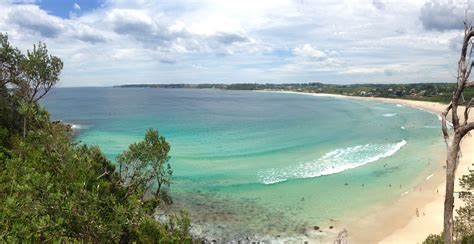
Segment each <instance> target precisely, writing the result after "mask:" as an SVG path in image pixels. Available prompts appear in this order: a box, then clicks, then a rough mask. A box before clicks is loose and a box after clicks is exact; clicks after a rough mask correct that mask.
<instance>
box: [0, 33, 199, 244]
mask: <svg viewBox="0 0 474 244" xmlns="http://www.w3.org/2000/svg"><path fill="white" fill-rule="evenodd" d="M62 67H63V63H62V62H61V60H60V59H59V58H57V57H55V56H52V55H50V54H48V50H47V48H46V45H45V44H43V43H39V44H38V45H35V46H34V48H33V50H32V51H28V52H27V54H26V55H25V54H23V53H22V52H20V51H19V50H18V49H17V48H15V47H13V46H11V45H10V43H9V41H8V36H7V35H4V34H1V33H0V69H1V76H0V242H5V243H17V242H94V243H117V242H120V243H131V242H139V243H152V242H163V243H189V242H192V237H191V235H190V234H189V227H190V222H189V219H188V217H187V215H186V213H184V212H181V213H180V214H175V215H171V216H167V217H168V218H167V221H166V222H158V221H156V220H155V217H154V215H155V213H156V211H157V209H159V208H160V207H161V206H164V205H166V204H170V203H171V198H170V197H169V194H167V193H168V192H169V186H170V183H171V181H170V179H171V174H172V171H171V166H170V164H169V163H168V159H169V157H168V152H169V149H170V146H169V144H168V143H167V142H166V140H165V138H163V137H162V136H160V135H159V133H158V131H156V130H148V131H147V132H146V135H145V138H144V140H143V141H141V142H137V143H135V144H132V145H130V147H129V149H128V150H126V151H124V152H123V153H122V154H121V155H120V156H119V157H118V159H117V162H118V166H117V165H116V164H113V163H112V162H111V161H109V160H108V159H106V158H105V156H104V155H103V154H102V152H101V151H100V149H99V148H97V147H89V146H87V145H84V144H79V143H77V142H76V141H75V139H74V132H73V131H72V129H71V126H69V125H66V124H63V123H61V122H58V121H51V120H50V118H49V114H48V111H46V110H45V109H44V108H43V107H41V106H40V105H39V103H38V101H39V100H40V99H41V98H43V97H44V96H46V95H47V94H48V92H49V91H50V90H51V89H52V88H53V87H54V86H55V84H56V83H57V82H58V80H59V74H60V72H61V69H62Z"/></svg>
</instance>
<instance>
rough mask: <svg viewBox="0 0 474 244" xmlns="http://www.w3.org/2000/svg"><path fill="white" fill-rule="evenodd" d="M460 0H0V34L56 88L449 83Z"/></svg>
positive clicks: (459, 26)
mask: <svg viewBox="0 0 474 244" xmlns="http://www.w3.org/2000/svg"><path fill="white" fill-rule="evenodd" d="M465 2H466V1H454V0H451V1H448V0H446V1H441V0H439V1H438V0H428V1H426V0H399V1H395V0H390V1H389V0H387V1H385V0H361V1H349V0H340V1H339V0H318V1H312V0H238V1H233V0H225V1H224V0H172V1H168V0H166V1H165V0H162V1H157V0H155V1H152V0H136V1H127V0H89V1H88V0H75V1H69V0H0V32H3V33H5V32H6V33H8V36H9V39H10V42H11V43H12V44H13V45H15V46H17V47H19V48H20V49H21V50H23V51H26V50H27V49H32V46H33V44H34V43H37V42H39V41H41V42H44V43H46V44H47V46H48V49H49V51H50V53H51V54H53V55H55V56H58V57H60V58H61V59H62V60H63V62H64V69H63V71H62V74H61V81H60V83H59V85H60V86H65V87H66V86H111V85H119V84H138V83H297V82H298V83H301V82H323V83H334V84H350V83H413V82H454V81H455V74H456V64H457V60H458V58H459V53H460V45H461V41H462V34H463V20H464V18H465V9H466V6H467V5H466V3H465ZM468 16H470V14H469V15H468Z"/></svg>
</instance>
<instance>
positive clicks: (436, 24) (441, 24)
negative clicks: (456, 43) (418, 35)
mask: <svg viewBox="0 0 474 244" xmlns="http://www.w3.org/2000/svg"><path fill="white" fill-rule="evenodd" d="M465 7H466V6H465V5H463V4H457V3H456V2H453V1H448V2H439V1H438V0H431V1H428V2H426V3H425V4H424V5H423V6H422V7H421V9H420V20H421V23H422V24H423V27H424V28H425V29H427V30H436V31H446V30H455V29H462V28H463V27H464V26H463V21H464V18H465Z"/></svg>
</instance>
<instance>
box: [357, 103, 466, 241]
mask: <svg viewBox="0 0 474 244" xmlns="http://www.w3.org/2000/svg"><path fill="white" fill-rule="evenodd" d="M356 99H365V100H371V101H380V102H390V103H398V104H402V105H405V106H412V107H416V108H420V109H423V110H426V111H429V112H433V113H436V114H441V112H442V111H443V110H444V109H445V107H446V105H444V104H440V103H433V102H423V101H412V100H403V99H388V98H356ZM461 112H464V109H463V110H461ZM470 115H471V116H473V115H472V112H471V113H470ZM460 117H461V116H460ZM461 118H463V117H461ZM470 121H472V117H470ZM440 136H441V135H440ZM461 143H462V144H461V150H462V157H461V161H460V165H459V166H458V170H457V172H456V176H457V179H456V185H455V191H459V190H461V187H460V186H459V177H461V176H462V175H465V174H468V173H469V169H472V168H473V163H474V140H473V137H472V136H471V135H467V136H466V137H465V138H464V139H463V141H462V142H461ZM427 153H428V152H427ZM445 157H446V151H443V152H440V159H439V162H438V163H439V167H438V169H437V170H436V171H435V172H433V174H432V175H428V176H426V178H425V181H424V182H422V183H420V184H419V185H418V186H417V187H416V188H415V189H413V190H412V191H410V192H408V193H407V194H406V195H404V196H400V198H399V199H398V200H397V202H396V203H394V204H393V205H391V206H386V207H384V208H383V209H377V210H374V211H373V212H372V213H371V214H370V215H368V216H367V217H366V218H365V219H362V220H361V221H360V223H357V224H356V225H354V227H353V228H352V230H353V231H351V233H352V235H350V237H351V239H350V240H352V241H351V243H422V242H423V241H424V240H425V239H426V237H427V236H428V235H429V234H431V233H433V234H438V233H440V232H441V231H442V229H443V204H444V195H445V194H444V192H445V170H444V168H443V166H444V165H445V161H446V159H445ZM461 203H462V201H460V200H459V199H457V198H456V200H455V208H456V207H459V206H460V205H461ZM416 209H418V212H419V216H417V215H416ZM355 226H357V227H355Z"/></svg>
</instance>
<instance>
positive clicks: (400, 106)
mask: <svg viewBox="0 0 474 244" xmlns="http://www.w3.org/2000/svg"><path fill="white" fill-rule="evenodd" d="M397 107H399V108H404V107H405V106H403V105H401V104H397Z"/></svg>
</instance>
